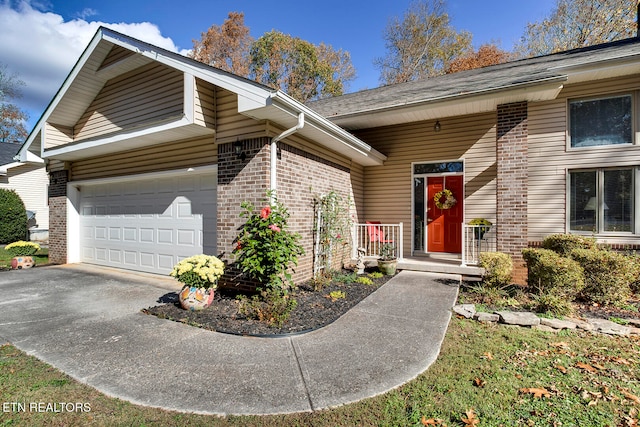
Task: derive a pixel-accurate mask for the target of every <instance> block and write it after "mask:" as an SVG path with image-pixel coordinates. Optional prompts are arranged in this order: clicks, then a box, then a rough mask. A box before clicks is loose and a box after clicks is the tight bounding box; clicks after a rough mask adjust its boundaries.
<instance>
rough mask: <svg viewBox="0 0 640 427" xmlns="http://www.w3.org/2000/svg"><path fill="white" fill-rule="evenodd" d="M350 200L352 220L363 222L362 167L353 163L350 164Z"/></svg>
mask: <svg viewBox="0 0 640 427" xmlns="http://www.w3.org/2000/svg"><path fill="white" fill-rule="evenodd" d="M350 176H351V200H352V202H353V206H354V207H355V212H352V214H353V217H352V219H353V221H354V222H356V223H361V222H364V221H365V219H364V208H365V198H364V167H362V166H361V165H358V164H356V163H354V164H353V165H352V166H351V174H350Z"/></svg>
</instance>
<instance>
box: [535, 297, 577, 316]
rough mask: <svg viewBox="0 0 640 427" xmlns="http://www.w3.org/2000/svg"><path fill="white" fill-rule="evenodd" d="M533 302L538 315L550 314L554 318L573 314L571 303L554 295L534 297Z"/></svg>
mask: <svg viewBox="0 0 640 427" xmlns="http://www.w3.org/2000/svg"><path fill="white" fill-rule="evenodd" d="M534 302H535V310H536V311H537V312H538V313H551V314H553V315H555V316H568V315H570V314H572V313H573V306H572V305H571V301H569V300H567V299H566V298H564V297H561V296H558V295H555V294H544V295H538V296H535V297H534Z"/></svg>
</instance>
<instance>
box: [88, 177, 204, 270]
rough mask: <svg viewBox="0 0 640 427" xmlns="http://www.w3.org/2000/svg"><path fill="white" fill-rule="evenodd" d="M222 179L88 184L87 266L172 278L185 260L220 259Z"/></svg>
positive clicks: (183, 178) (179, 179)
mask: <svg viewBox="0 0 640 427" xmlns="http://www.w3.org/2000/svg"><path fill="white" fill-rule="evenodd" d="M216 184H217V183H216V175H215V174H213V175H211V174H208V175H195V176H188V177H184V176H177V177H176V176H174V177H170V178H167V177H163V178H154V179H140V178H136V180H131V181H126V182H113V183H109V184H96V185H83V186H81V188H80V209H79V212H80V258H81V261H82V262H86V263H91V264H100V265H105V266H110V267H118V268H126V269H130V270H137V271H145V272H150V273H159V274H168V273H169V272H170V271H171V269H172V268H173V266H174V265H175V264H176V263H177V262H178V261H179V260H180V259H182V258H186V257H188V256H191V255H196V254H200V253H206V254H211V255H215V250H216Z"/></svg>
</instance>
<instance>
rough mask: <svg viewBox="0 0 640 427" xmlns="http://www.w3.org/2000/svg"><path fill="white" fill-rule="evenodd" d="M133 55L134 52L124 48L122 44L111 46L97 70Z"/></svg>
mask: <svg viewBox="0 0 640 427" xmlns="http://www.w3.org/2000/svg"><path fill="white" fill-rule="evenodd" d="M133 55H135V53H134V52H132V51H131V50H129V49H125V48H124V47H122V46H113V48H111V50H110V51H109V54H108V55H107V57H106V58H105V59H104V61H102V64H101V65H100V68H99V69H98V71H100V70H103V69H105V68H108V67H109V66H111V65H113V64H116V63H118V62H120V61H122V60H123V59H125V58H128V57H130V56H133Z"/></svg>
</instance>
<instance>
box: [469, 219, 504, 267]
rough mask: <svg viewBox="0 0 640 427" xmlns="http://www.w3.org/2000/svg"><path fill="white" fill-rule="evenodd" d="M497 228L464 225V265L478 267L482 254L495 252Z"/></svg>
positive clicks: (493, 226)
mask: <svg viewBox="0 0 640 427" xmlns="http://www.w3.org/2000/svg"><path fill="white" fill-rule="evenodd" d="M496 232H497V227H496V226H495V225H492V226H490V227H487V226H486V225H469V224H462V237H463V241H462V265H463V266H464V265H477V264H478V261H479V258H480V254H481V253H482V252H495V251H496V248H497V238H496Z"/></svg>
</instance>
